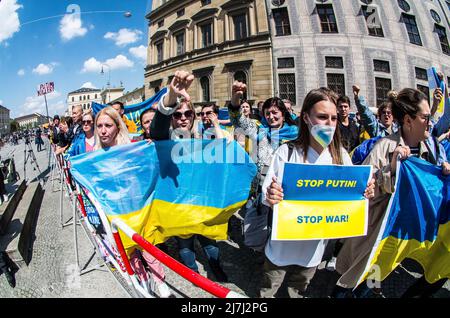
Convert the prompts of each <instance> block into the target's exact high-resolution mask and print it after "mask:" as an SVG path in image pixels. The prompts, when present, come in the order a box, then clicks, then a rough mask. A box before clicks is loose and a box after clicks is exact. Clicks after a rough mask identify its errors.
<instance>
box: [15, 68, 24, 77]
mask: <svg viewBox="0 0 450 318" xmlns="http://www.w3.org/2000/svg"><path fill="white" fill-rule="evenodd" d="M17 75H19V76H24V75H25V70H24V69H23V68H21V69H20V70H19V71H17Z"/></svg>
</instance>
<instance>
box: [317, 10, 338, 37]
mask: <svg viewBox="0 0 450 318" xmlns="http://www.w3.org/2000/svg"><path fill="white" fill-rule="evenodd" d="M317 13H318V14H319V18H320V26H321V27H322V33H338V27H337V23H336V16H335V15H334V10H333V5H331V4H318V5H317Z"/></svg>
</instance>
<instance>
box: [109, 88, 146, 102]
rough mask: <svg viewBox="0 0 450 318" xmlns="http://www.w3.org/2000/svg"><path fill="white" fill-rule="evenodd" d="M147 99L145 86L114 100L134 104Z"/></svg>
mask: <svg viewBox="0 0 450 318" xmlns="http://www.w3.org/2000/svg"><path fill="white" fill-rule="evenodd" d="M144 100H145V86H142V87H139V88H136V89H135V90H133V91H131V92H126V93H125V94H123V95H122V96H121V97H119V98H116V99H115V100H113V101H112V102H121V103H123V104H124V105H134V104H139V103H142V102H143V101H144Z"/></svg>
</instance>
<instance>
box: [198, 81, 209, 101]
mask: <svg viewBox="0 0 450 318" xmlns="http://www.w3.org/2000/svg"><path fill="white" fill-rule="evenodd" d="M200 86H201V88H202V102H209V101H210V99H211V95H210V88H209V78H208V77H207V76H203V77H202V78H201V79H200Z"/></svg>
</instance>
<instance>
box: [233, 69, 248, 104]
mask: <svg viewBox="0 0 450 318" xmlns="http://www.w3.org/2000/svg"><path fill="white" fill-rule="evenodd" d="M234 80H235V81H239V82H241V83H244V84H247V74H245V72H243V71H237V72H236V73H234ZM247 92H248V87H247ZM247 92H245V93H244V96H243V97H242V98H243V99H247Z"/></svg>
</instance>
